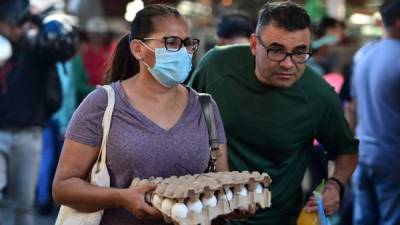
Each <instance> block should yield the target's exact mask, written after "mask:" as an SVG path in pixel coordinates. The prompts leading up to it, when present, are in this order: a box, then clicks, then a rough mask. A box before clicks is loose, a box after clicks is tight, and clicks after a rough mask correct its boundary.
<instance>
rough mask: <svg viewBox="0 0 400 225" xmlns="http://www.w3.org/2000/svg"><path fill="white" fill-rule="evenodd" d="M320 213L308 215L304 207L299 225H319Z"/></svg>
mask: <svg viewBox="0 0 400 225" xmlns="http://www.w3.org/2000/svg"><path fill="white" fill-rule="evenodd" d="M318 224H319V221H318V212H311V213H308V212H307V211H306V207H304V208H303V209H302V210H301V212H300V215H299V218H298V219H297V225H318Z"/></svg>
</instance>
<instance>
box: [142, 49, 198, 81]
mask: <svg viewBox="0 0 400 225" xmlns="http://www.w3.org/2000/svg"><path fill="white" fill-rule="evenodd" d="M142 44H143V45H144V46H145V47H146V48H148V49H150V50H151V51H153V52H154V53H155V56H156V63H155V65H154V66H153V67H150V66H149V65H148V64H147V63H146V62H144V61H143V63H144V64H145V65H146V66H147V69H148V70H149V72H150V73H151V74H152V75H153V77H154V78H155V79H156V80H157V81H158V82H160V83H161V84H162V85H163V86H165V87H173V86H175V85H178V84H181V83H183V82H184V81H185V80H186V79H187V78H188V76H189V73H190V70H191V69H192V56H193V55H192V54H190V53H188V52H187V50H186V48H181V49H179V51H176V52H171V51H168V50H167V49H166V48H156V49H155V50H152V49H151V48H150V47H149V46H147V45H146V44H144V43H143V42H142Z"/></svg>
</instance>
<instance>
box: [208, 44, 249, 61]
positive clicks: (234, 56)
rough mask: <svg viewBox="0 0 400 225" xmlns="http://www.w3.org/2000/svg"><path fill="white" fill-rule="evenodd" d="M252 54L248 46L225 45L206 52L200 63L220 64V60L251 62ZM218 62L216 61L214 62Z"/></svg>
mask: <svg viewBox="0 0 400 225" xmlns="http://www.w3.org/2000/svg"><path fill="white" fill-rule="evenodd" d="M251 58H252V54H251V50H250V45H248V44H242V45H227V46H216V47H214V48H213V49H211V50H210V51H208V52H207V53H206V54H205V55H204V57H203V58H202V62H203V63H204V62H206V63H213V62H220V60H221V59H223V60H224V61H227V62H232V61H237V62H242V63H243V62H245V61H247V60H251ZM214 60H218V61H214Z"/></svg>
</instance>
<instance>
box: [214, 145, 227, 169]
mask: <svg viewBox="0 0 400 225" xmlns="http://www.w3.org/2000/svg"><path fill="white" fill-rule="evenodd" d="M219 148H220V151H221V152H220V155H219V156H218V159H217V165H216V169H217V171H218V172H221V171H229V163H228V146H227V145H226V144H222V145H220V146H219Z"/></svg>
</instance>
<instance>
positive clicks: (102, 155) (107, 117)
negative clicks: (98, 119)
mask: <svg viewBox="0 0 400 225" xmlns="http://www.w3.org/2000/svg"><path fill="white" fill-rule="evenodd" d="M102 87H103V88H104V89H106V91H107V99H108V100H107V108H106V110H105V112H104V115H103V122H102V127H103V139H102V141H101V147H100V151H99V155H98V157H97V162H99V167H101V168H103V167H105V166H106V155H107V140H108V133H109V131H110V125H111V117H112V113H113V110H114V105H115V93H114V89H113V88H112V87H111V86H110V85H103V86H102Z"/></svg>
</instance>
